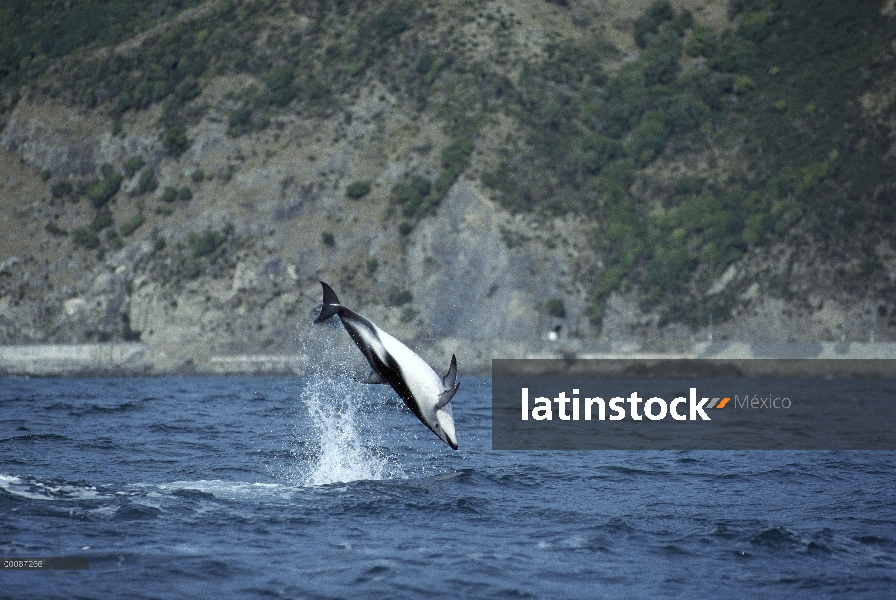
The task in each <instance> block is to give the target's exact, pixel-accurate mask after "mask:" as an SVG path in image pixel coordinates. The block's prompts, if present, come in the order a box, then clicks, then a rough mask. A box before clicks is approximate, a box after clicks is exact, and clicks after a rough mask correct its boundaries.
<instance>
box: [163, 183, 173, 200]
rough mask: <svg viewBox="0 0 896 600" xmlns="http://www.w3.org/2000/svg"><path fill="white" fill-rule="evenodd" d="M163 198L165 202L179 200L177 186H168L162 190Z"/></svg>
mask: <svg viewBox="0 0 896 600" xmlns="http://www.w3.org/2000/svg"><path fill="white" fill-rule="evenodd" d="M162 200H163V201H164V202H168V203H171V202H174V201H175V200H177V188H174V187H171V186H170V185H169V186H166V187H165V189H164V190H162Z"/></svg>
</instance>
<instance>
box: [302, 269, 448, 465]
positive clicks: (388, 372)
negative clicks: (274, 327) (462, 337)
mask: <svg viewBox="0 0 896 600" xmlns="http://www.w3.org/2000/svg"><path fill="white" fill-rule="evenodd" d="M320 284H321V286H322V287H323V290H324V301H323V306H322V307H321V309H320V315H319V316H318V317H317V319H315V320H314V322H315V323H321V322H323V321H326V320H327V319H329V318H330V317H332V316H333V315H339V320H340V321H342V325H343V326H344V327H345V330H346V331H348V334H349V335H350V336H351V338H352V340H353V341H354V342H355V345H357V346H358V348H360V350H361V352H362V353H363V354H364V357H365V358H366V359H367V362H368V363H370V375H368V376H367V379H365V380H364V383H387V384H389V385H390V386H391V387H392V389H393V390H395V393H397V394H398V395H399V396H400V397H401V399H402V400H404V403H405V404H406V405H407V407H408V408H410V409H411V412H413V413H414V414H415V415H417V418H418V419H420V421H422V422H423V424H424V425H426V426H427V427H429V428H430V429H431V430H432V432H433V433H435V434H436V435H437V436H439V439H441V440H442V441H443V442H445V443H446V444H448V445H449V446H451V447H452V448H454V449H455V450H457V436H456V435H455V433H454V417H453V416H451V404H449V403H450V402H451V398H453V397H454V394H455V392H457V388H459V387H460V384H459V383H455V379H456V378H457V358H456V357H455V356H454V355H452V356H451V366H450V367H449V368H448V373H447V374H446V375H445V376H444V377H439V376H438V375H436V372H435V371H433V369H432V367H430V366H429V365H428V364H426V361H424V360H423V359H422V358H420V357H419V356H417V355H416V354H415V353H414V351H413V350H411V349H410V348H408V347H407V346H405V345H404V344H402V343H401V342H399V341H398V340H397V339H395V338H394V337H392V336H391V335H389V334H388V333H386V332H385V331H383V330H382V329H380V328H379V327H377V326H376V325H374V324H373V323H372V322H371V321H370V320H368V319H366V318H364V317H362V316H361V315H359V314H358V313H356V312H355V311H353V310H351V309H349V308H346V307H344V306H342V304H340V303H339V298H337V297H336V292H334V291H333V288H331V287H330V286H328V285H327V284H326V283H324V282H323V281H321V282H320Z"/></svg>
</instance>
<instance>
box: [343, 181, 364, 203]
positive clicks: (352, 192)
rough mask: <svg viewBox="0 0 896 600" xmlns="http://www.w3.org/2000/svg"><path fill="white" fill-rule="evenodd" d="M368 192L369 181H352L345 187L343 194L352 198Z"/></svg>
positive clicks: (361, 196)
mask: <svg viewBox="0 0 896 600" xmlns="http://www.w3.org/2000/svg"><path fill="white" fill-rule="evenodd" d="M369 193H370V182H369V181H354V182H352V183H350V184H348V187H347V188H345V195H346V196H348V197H349V198H351V199H353V200H357V199H359V198H363V197H364V196H366V195H367V194H369Z"/></svg>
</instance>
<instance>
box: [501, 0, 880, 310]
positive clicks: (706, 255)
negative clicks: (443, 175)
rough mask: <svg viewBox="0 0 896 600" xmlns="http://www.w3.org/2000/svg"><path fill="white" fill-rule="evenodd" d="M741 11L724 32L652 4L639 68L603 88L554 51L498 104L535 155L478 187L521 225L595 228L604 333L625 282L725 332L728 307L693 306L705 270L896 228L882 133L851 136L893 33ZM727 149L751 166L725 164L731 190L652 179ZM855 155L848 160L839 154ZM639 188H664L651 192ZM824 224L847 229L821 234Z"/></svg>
mask: <svg viewBox="0 0 896 600" xmlns="http://www.w3.org/2000/svg"><path fill="white" fill-rule="evenodd" d="M739 5H740V6H741V7H742V9H743V13H742V17H741V18H740V21H739V23H738V25H737V26H736V27H735V28H733V29H728V30H726V31H723V32H721V33H716V32H715V31H713V30H712V29H709V28H707V27H704V26H700V25H695V24H694V22H693V18H692V15H690V14H689V13H688V12H687V11H676V10H675V9H674V8H673V7H672V6H671V4H670V3H669V2H665V1H660V2H655V3H654V4H653V5H651V6H650V8H648V10H647V11H646V12H645V13H644V15H642V16H640V17H639V18H638V19H636V21H635V25H634V32H633V35H634V38H635V42H636V44H637V46H638V47H639V48H641V51H640V54H639V55H638V57H637V58H636V59H635V60H633V61H630V62H627V63H625V64H623V65H622V66H621V67H620V68H619V69H618V71H616V72H615V73H612V74H604V73H602V72H600V70H599V69H597V68H595V67H594V65H595V64H597V63H598V62H599V61H598V60H582V58H581V57H582V56H583V55H584V54H585V53H587V52H589V51H594V50H593V49H592V50H589V48H586V47H583V46H576V45H571V44H567V45H563V44H558V45H556V46H555V47H554V48H553V49H552V51H549V52H548V56H547V58H546V60H545V61H544V62H543V63H542V64H540V65H538V64H529V65H526V66H525V67H524V69H523V71H522V75H521V77H520V83H519V89H518V93H517V96H516V97H515V98H512V101H509V102H507V104H506V110H507V112H508V113H509V114H511V115H513V116H516V117H517V119H518V121H519V122H520V123H521V124H522V125H523V126H524V130H525V144H526V146H525V147H526V151H525V152H522V151H519V150H518V151H516V152H514V153H511V152H508V153H507V159H506V160H505V161H503V163H502V164H499V165H498V166H497V168H495V169H493V170H491V171H488V172H486V173H485V174H484V175H483V183H485V184H486V185H487V186H489V187H490V188H492V189H493V190H494V192H495V194H496V196H497V198H498V199H499V200H500V201H501V202H502V204H504V205H505V206H506V207H508V208H510V209H512V210H517V211H538V212H546V213H567V212H575V213H580V214H585V215H589V216H590V217H591V218H593V219H595V221H596V222H597V223H599V224H600V230H601V234H600V235H599V236H597V238H596V247H595V250H596V251H597V252H599V253H600V254H601V255H602V256H604V257H606V260H605V261H604V268H603V270H602V271H600V272H598V273H597V274H596V277H595V279H594V280H593V286H592V290H593V294H592V295H593V297H594V298H595V302H594V305H593V307H592V319H593V321H594V322H595V323H597V324H599V323H600V321H601V318H602V315H603V308H604V301H605V299H606V297H607V295H608V294H609V293H610V292H612V291H613V290H616V289H619V288H620V287H621V286H623V285H631V284H635V285H637V286H638V288H637V289H639V290H640V292H641V298H642V300H643V302H644V304H645V305H647V306H651V305H654V306H660V307H665V308H666V309H668V313H667V315H668V316H669V317H670V318H674V319H676V320H679V321H683V322H686V323H690V324H700V323H701V320H702V322H705V316H706V311H707V310H710V311H716V312H715V313H714V314H715V315H716V317H718V318H725V317H727V316H730V313H729V312H727V309H725V310H722V309H723V308H724V307H720V306H708V305H700V304H699V303H698V302H696V300H695V297H694V296H692V295H691V294H696V297H697V298H699V297H700V293H701V292H700V290H699V288H698V289H695V290H693V291H692V288H691V286H692V285H693V284H694V282H695V280H694V278H695V276H697V275H698V274H699V273H703V275H702V277H703V278H704V279H706V278H707V276H708V274H712V273H716V274H717V275H718V274H720V273H721V272H722V271H723V270H724V269H725V268H726V267H727V265H729V264H730V263H731V262H733V261H735V260H737V259H738V258H739V257H740V256H742V255H743V254H744V252H746V251H747V250H749V249H750V248H751V247H755V246H760V245H764V244H768V243H770V242H772V241H774V240H776V239H780V238H781V236H783V235H785V234H787V232H788V231H789V230H790V229H791V228H792V227H793V226H794V225H795V224H796V223H798V222H803V223H804V225H805V226H808V227H813V228H814V229H815V230H816V231H817V232H818V234H820V236H821V237H823V238H827V239H831V238H832V237H834V236H837V237H839V238H840V239H841V240H842V242H841V243H850V244H851V243H852V241H850V236H851V235H853V234H850V233H849V232H850V231H855V227H856V226H858V225H859V224H860V223H861V224H863V225H861V226H862V227H866V226H867V224H868V223H869V221H868V220H867V218H863V217H861V216H860V213H862V212H863V211H864V212H865V214H866V215H868V214H874V215H876V218H878V219H881V221H882V222H883V221H886V222H892V221H893V219H894V217H893V216H892V215H893V213H892V210H890V211H887V210H886V209H885V203H884V202H883V200H884V198H885V197H887V194H891V195H892V194H893V193H894V192H893V191H890V192H887V193H881V192H874V190H875V189H878V190H880V189H890V190H892V189H893V187H894V186H892V184H890V183H887V182H888V178H887V176H886V174H885V169H884V168H883V163H882V162H881V161H880V160H879V158H876V157H880V156H883V155H884V154H885V153H886V150H885V147H886V143H885V142H884V140H883V136H884V135H885V132H884V131H883V130H880V131H879V133H877V134H876V136H872V137H870V138H867V139H862V137H861V136H865V135H867V132H868V130H867V129H866V127H865V126H860V127H857V126H854V125H853V126H851V124H857V123H860V122H861V121H862V119H863V117H862V116H861V114H860V108H859V103H858V102H857V99H858V98H859V97H860V96H861V93H862V90H870V89H872V86H873V84H874V79H873V78H872V77H869V72H868V71H867V66H868V65H881V66H880V67H879V68H883V67H882V63H881V62H880V60H882V59H880V57H881V56H883V55H885V54H886V53H887V43H888V42H887V40H892V39H893V35H894V33H896V26H894V23H893V20H892V19H886V18H882V17H881V16H880V15H879V7H872V6H870V5H869V6H863V7H862V8H860V9H859V8H856V7H855V6H854V5H850V6H846V5H843V4H841V3H837V2H835V1H833V0H827V1H825V2H823V3H822V5H817V4H816V3H808V2H806V1H804V0H771V1H766V0H743V1H742V2H739ZM820 14H824V15H825V17H824V18H823V19H819V18H818V15H820ZM859 35H861V36H862V39H863V42H862V44H859V45H857V44H856V43H855V38H856V36H859ZM865 40H867V43H866V41H865ZM859 46H861V48H859ZM875 56H876V57H878V58H875ZM692 58H698V59H700V60H699V62H692ZM863 73H864V74H863ZM791 107H800V110H799V114H796V113H797V111H795V110H794V109H793V108H791ZM890 110H891V112H892V110H893V109H892V107H891V109H890ZM859 132H861V133H859ZM860 140H861V141H860ZM732 144H740V145H743V147H744V151H743V154H744V156H742V162H743V164H744V166H743V167H740V166H739V165H737V164H733V165H726V166H725V167H724V168H725V169H728V173H729V177H731V180H732V181H733V183H731V184H727V185H724V186H723V185H719V184H718V183H716V182H714V181H707V180H698V179H697V178H695V177H693V176H691V175H685V176H684V177H681V178H679V179H678V180H675V181H673V182H670V184H668V185H663V186H657V183H659V182H658V181H655V178H656V175H655V174H654V173H651V172H650V171H648V169H651V167H652V166H653V165H654V164H656V163H657V162H658V161H664V162H665V161H669V162H672V163H674V162H675V161H676V160H677V157H676V154H679V153H682V152H684V153H688V152H694V153H695V154H696V153H699V152H700V151H701V149H703V148H706V147H707V146H716V147H726V146H730V145H732ZM671 148H675V150H674V151H670V149H671ZM847 148H848V149H850V151H849V152H848V154H849V158H846V154H847V153H845V152H842V151H841V152H836V150H837V149H841V150H843V149H847ZM832 151H834V152H832ZM746 165H749V166H746ZM685 166H686V167H687V166H688V165H686V164H685ZM649 173H650V174H649ZM636 182H637V183H639V184H640V185H645V184H646V185H650V186H654V187H653V189H661V190H662V189H665V190H668V191H666V192H665V193H661V195H660V196H656V195H645V194H643V193H641V192H639V191H637V190H638V187H637V186H635V185H634V184H635V183H636ZM875 197H877V198H880V200H879V201H874V200H872V199H873V198H875ZM845 198H849V200H848V201H845ZM887 212H889V216H887ZM830 215H837V217H836V220H837V221H838V224H837V227H832V226H831V224H830V223H826V222H825V221H826V220H827V219H829V218H830ZM856 237H864V236H856ZM704 291H705V290H704ZM676 298H678V300H676ZM719 311H721V312H719Z"/></svg>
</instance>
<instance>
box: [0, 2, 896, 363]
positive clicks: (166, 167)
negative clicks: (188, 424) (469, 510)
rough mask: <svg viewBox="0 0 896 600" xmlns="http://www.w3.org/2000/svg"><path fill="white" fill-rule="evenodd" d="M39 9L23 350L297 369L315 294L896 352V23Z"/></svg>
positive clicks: (464, 314)
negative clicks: (868, 345)
mask: <svg viewBox="0 0 896 600" xmlns="http://www.w3.org/2000/svg"><path fill="white" fill-rule="evenodd" d="M32 4H34V3H32ZM38 4H39V3H38ZM47 4H48V6H46V7H44V8H45V10H46V12H47V14H53V15H57V16H58V18H57V19H56V20H51V21H47V22H46V23H44V22H41V21H40V20H38V19H35V18H34V16H33V10H34V9H31V8H29V9H27V10H26V9H23V8H22V6H24V5H22V6H19V4H16V3H13V4H12V5H10V6H11V7H12V8H8V9H5V10H4V11H3V12H2V14H0V32H2V47H3V48H6V49H8V50H9V52H8V53H7V54H3V56H4V61H5V62H4V64H3V65H0V93H2V97H0V107H2V113H0V123H2V127H3V129H2V132H0V147H2V151H0V202H2V203H3V207H4V208H3V211H2V214H3V220H2V221H0V227H2V231H0V233H2V236H0V341H2V342H4V343H28V342H39V341H46V342H83V341H104V340H135V339H141V340H143V341H146V342H148V343H149V344H150V345H152V346H153V347H154V348H156V349H157V350H159V351H163V352H168V353H170V354H171V355H173V356H183V357H189V356H193V355H207V354H209V353H228V352H244V351H278V352H279V351H293V350H295V349H296V347H297V346H296V345H297V343H298V342H297V341H296V339H295V328H296V325H295V324H296V323H297V322H303V321H304V320H305V319H306V318H307V315H308V311H309V310H311V308H313V307H314V306H315V305H316V303H317V298H316V295H317V291H316V281H317V279H318V278H325V279H327V280H331V281H333V282H334V285H338V288H339V291H340V294H341V295H344V296H345V297H346V301H349V300H350V301H351V302H352V304H353V305H354V306H358V307H359V309H362V310H363V311H364V312H365V314H369V315H370V316H371V317H373V318H375V320H377V321H378V322H382V323H383V325H384V326H386V327H388V328H390V329H391V330H394V331H395V332H396V333H397V334H398V335H399V337H403V338H404V339H409V340H417V343H418V344H426V343H428V342H429V341H430V340H434V339H442V338H458V339H463V340H476V339H487V338H488V339H496V338H503V339H526V338H542V337H544V336H546V335H547V333H548V331H550V330H552V329H553V328H554V327H555V326H556V325H562V326H563V329H562V334H563V335H564V336H573V337H582V338H600V337H603V338H607V339H619V338H646V339H680V340H687V339H695V338H696V339H701V338H705V337H706V336H707V335H708V333H709V332H708V331H707V329H706V328H707V325H708V323H710V322H711V323H712V328H713V329H712V331H713V335H714V337H715V339H716V340H718V339H725V338H727V339H738V340H748V341H757V342H762V341H788V340H798V341H811V340H840V339H855V340H868V339H869V338H870V337H871V336H874V337H875V338H876V339H878V340H883V339H896V304H894V301H893V298H896V283H894V282H896V248H894V244H893V241H892V240H893V239H894V236H893V233H894V231H893V230H894V220H893V219H894V215H896V206H894V198H896V190H894V181H893V180H892V178H891V177H889V176H888V173H890V172H891V171H892V164H891V163H892V160H893V158H892V157H893V151H894V148H893V142H892V139H893V134H894V131H896V117H894V107H896V102H894V98H896V91H894V90H896V81H894V75H893V73H896V69H894V68H893V67H894V66H896V65H894V61H896V49H894V47H893V46H892V43H891V42H892V39H894V33H896V31H894V29H896V17H894V16H893V15H892V14H891V13H892V12H893V11H892V10H890V8H891V7H889V4H885V3H883V2H868V3H850V5H849V6H848V7H845V6H844V4H843V3H839V2H835V1H833V0H831V1H829V2H823V3H821V5H819V3H817V2H811V3H810V2H806V1H797V0H790V1H788V0H780V1H776V0H760V1H754V0H744V1H738V2H729V3H727V5H724V4H721V3H703V2H700V1H697V0H693V1H686V0H682V1H680V2H672V3H669V2H653V3H651V2H616V1H606V2H603V3H595V2H586V1H582V2H573V1H570V2H565V3H556V2H543V1H540V0H539V1H535V0H531V1H528V2H516V3H501V2H475V1H461V0H458V1H456V2H422V1H406V2H392V3H385V4H384V3H374V2H370V3H364V2H312V3H305V2H277V1H271V2H261V1H259V2H235V1H234V2H226V1H225V2H208V3H192V2H183V3H180V4H176V3H169V5H170V10H168V11H166V12H163V13H159V12H158V11H157V13H152V12H151V11H150V9H141V8H140V7H139V6H138V7H131V8H124V7H122V8H121V12H116V11H114V10H113V11H108V12H107V13H104V14H103V15H102V18H100V17H99V16H96V15H94V16H90V15H92V14H93V13H91V12H90V10H88V9H90V6H92V4H91V3H89V2H72V3H67V4H65V5H63V4H60V3H53V2H51V3H47ZM29 11H31V12H29ZM147 11H149V12H147ZM85 15H86V16H85ZM72 19H76V20H77V19H80V21H79V22H81V23H85V25H84V27H83V28H82V29H81V30H79V31H80V33H78V35H71V36H61V37H60V36H59V35H58V27H59V26H62V25H65V24H66V23H70V22H72ZM91 19H92V20H91ZM125 22H127V23H128V26H127V27H124V26H123V23H125ZM13 23H15V24H16V25H17V27H16V26H13V25H12V24H13ZM47 23H56V25H54V26H49V25H47ZM60 24H61V25H60ZM54 27H55V28H54ZM51 37H54V38H58V39H57V40H56V42H55V43H53V44H50V43H49V42H48V39H49V38H51ZM29 47H30V48H31V50H28V48H29ZM10 49H11V50H10Z"/></svg>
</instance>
